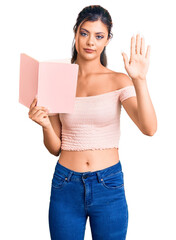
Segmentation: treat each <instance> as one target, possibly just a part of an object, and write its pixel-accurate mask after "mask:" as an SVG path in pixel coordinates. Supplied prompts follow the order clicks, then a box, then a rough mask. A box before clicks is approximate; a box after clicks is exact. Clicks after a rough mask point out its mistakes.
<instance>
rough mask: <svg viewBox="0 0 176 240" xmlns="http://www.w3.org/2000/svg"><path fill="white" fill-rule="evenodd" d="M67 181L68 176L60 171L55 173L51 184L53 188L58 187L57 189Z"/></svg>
mask: <svg viewBox="0 0 176 240" xmlns="http://www.w3.org/2000/svg"><path fill="white" fill-rule="evenodd" d="M65 183H66V178H65V177H64V176H62V175H61V174H58V173H54V175H53V179H52V184H51V185H52V187H53V188H57V189H60V188H63V186H64V185H65Z"/></svg>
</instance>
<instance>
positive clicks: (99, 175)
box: [96, 172, 102, 182]
mask: <svg viewBox="0 0 176 240" xmlns="http://www.w3.org/2000/svg"><path fill="white" fill-rule="evenodd" d="M96 174H97V178H98V182H102V176H101V173H100V172H96Z"/></svg>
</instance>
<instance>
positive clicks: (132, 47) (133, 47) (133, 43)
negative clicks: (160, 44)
mask: <svg viewBox="0 0 176 240" xmlns="http://www.w3.org/2000/svg"><path fill="white" fill-rule="evenodd" d="M134 55H135V38H134V36H133V37H132V38H131V57H130V58H131V59H132V58H133V57H134Z"/></svg>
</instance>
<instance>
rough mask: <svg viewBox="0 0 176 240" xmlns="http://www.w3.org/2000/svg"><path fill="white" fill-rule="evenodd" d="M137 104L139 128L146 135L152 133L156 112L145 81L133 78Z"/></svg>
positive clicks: (153, 131)
mask: <svg viewBox="0 0 176 240" xmlns="http://www.w3.org/2000/svg"><path fill="white" fill-rule="evenodd" d="M133 83H134V87H135V90H136V97H137V104H138V120H139V122H140V126H141V129H142V131H143V132H144V133H146V134H147V135H151V136H152V135H153V134H154V133H155V132H156V130H157V118H156V113H155V110H154V107H153V104H152V101H151V99H150V95H149V92H148V87H147V82H146V79H145V80H138V79H133Z"/></svg>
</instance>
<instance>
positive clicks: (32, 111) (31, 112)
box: [28, 107, 48, 115]
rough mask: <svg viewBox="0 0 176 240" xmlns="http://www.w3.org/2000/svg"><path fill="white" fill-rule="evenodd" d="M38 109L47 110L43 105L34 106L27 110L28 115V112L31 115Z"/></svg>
mask: <svg viewBox="0 0 176 240" xmlns="http://www.w3.org/2000/svg"><path fill="white" fill-rule="evenodd" d="M39 110H42V111H45V112H48V109H46V108H45V107H34V108H31V110H30V111H29V113H28V115H30V114H31V115H33V114H35V113H36V112H37V111H39Z"/></svg>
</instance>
